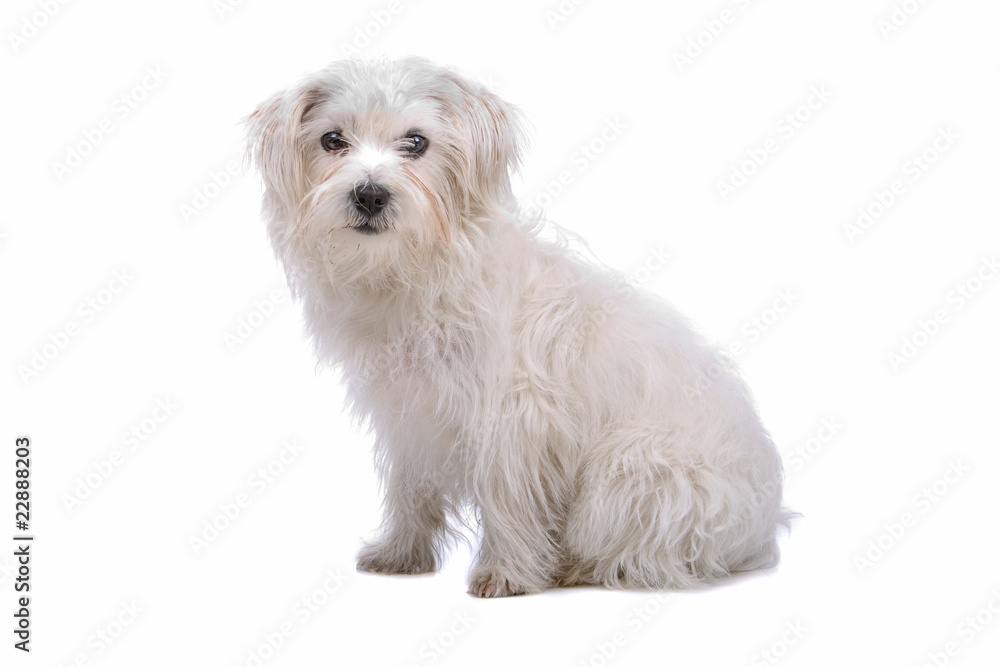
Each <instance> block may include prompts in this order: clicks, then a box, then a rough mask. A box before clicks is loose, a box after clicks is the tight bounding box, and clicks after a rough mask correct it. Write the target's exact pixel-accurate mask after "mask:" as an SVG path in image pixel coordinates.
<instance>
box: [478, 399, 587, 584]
mask: <svg viewBox="0 0 1000 667" xmlns="http://www.w3.org/2000/svg"><path fill="white" fill-rule="evenodd" d="M508 414H516V413H508ZM520 414H521V415H523V414H524V413H523V412H521V413H520ZM500 430H501V433H498V434H496V436H495V437H493V438H490V439H489V442H488V443H487V444H485V445H484V446H483V451H482V456H483V460H481V461H480V463H479V465H478V470H477V472H476V488H475V494H474V495H475V501H476V504H477V509H478V511H479V517H480V521H481V527H482V531H483V539H482V543H481V544H480V547H479V553H478V554H477V558H476V563H475V565H474V566H473V569H472V572H471V573H470V575H469V593H471V594H472V595H475V596H477V597H505V596H508V595H520V594H522V593H537V592H540V591H543V590H545V589H546V588H548V587H550V586H551V585H552V582H553V581H554V579H555V576H556V571H557V567H558V560H559V559H558V553H559V535H560V531H561V528H562V524H563V522H564V509H565V507H566V506H567V500H568V498H567V494H568V493H569V492H570V488H571V485H570V484H569V483H568V481H569V480H568V475H567V474H566V473H567V467H568V466H567V465H566V461H565V460H563V459H562V458H560V457H559V456H558V455H557V451H558V449H557V448H556V447H554V443H553V442H552V441H551V439H550V438H547V437H546V434H545V433H528V432H525V429H523V428H521V426H520V425H514V426H513V427H512V428H510V429H509V430H507V432H503V431H504V430H505V429H504V428H503V427H501V429H500Z"/></svg>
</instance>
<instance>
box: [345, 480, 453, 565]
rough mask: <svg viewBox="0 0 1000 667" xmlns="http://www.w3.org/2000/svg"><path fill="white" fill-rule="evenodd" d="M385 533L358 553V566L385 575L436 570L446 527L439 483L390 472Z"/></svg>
mask: <svg viewBox="0 0 1000 667" xmlns="http://www.w3.org/2000/svg"><path fill="white" fill-rule="evenodd" d="M388 477H389V479H388V485H387V486H388V488H387V490H386V497H385V502H384V519H383V522H382V528H383V530H382V534H381V536H380V537H379V538H378V539H377V540H376V541H375V542H372V543H369V544H366V545H365V546H364V548H362V549H361V552H360V553H359V554H358V569H359V570H367V571H369V572H379V573H382V574H423V573H426V572H434V571H435V570H437V568H438V566H439V564H440V562H441V552H442V550H443V542H444V535H445V531H446V528H447V517H446V514H445V503H444V501H443V498H442V495H441V493H440V491H439V490H438V488H437V487H436V485H434V484H432V483H429V482H427V481H426V480H415V479H411V478H409V477H407V476H406V475H405V474H401V473H399V472H396V471H390V472H389V475H388Z"/></svg>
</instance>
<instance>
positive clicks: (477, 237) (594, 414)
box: [246, 58, 790, 597]
mask: <svg viewBox="0 0 1000 667" xmlns="http://www.w3.org/2000/svg"><path fill="white" fill-rule="evenodd" d="M246 122H247V126H248V153H249V156H250V157H251V159H252V160H253V162H254V163H255V165H256V167H257V168H258V170H259V171H260V173H261V175H262V178H263V182H264V188H265V192H264V198H263V212H264V216H265V218H266V220H267V229H268V233H269V235H270V239H271V242H272V244H273V246H274V250H275V252H276V255H277V257H278V259H279V260H280V262H281V264H282V266H283V268H284V270H285V272H286V274H287V278H288V284H289V287H290V289H291V291H292V294H293V295H294V296H295V297H296V298H297V299H299V300H301V302H302V305H303V309H304V317H305V322H306V326H307V329H308V332H309V335H310V337H311V340H312V342H313V343H314V345H315V349H316V353H317V355H318V358H319V360H320V363H321V364H328V365H333V366H336V367H338V368H339V369H340V371H341V373H342V375H343V378H344V381H345V382H346V386H347V390H348V395H349V402H350V407H351V409H352V410H353V412H354V413H355V414H356V415H357V417H359V418H360V419H361V420H362V421H363V422H366V423H368V424H370V426H371V427H372V428H373V430H374V433H375V454H376V461H377V466H378V472H379V474H380V477H381V480H382V482H383V485H384V493H385V500H384V505H385V507H384V511H385V514H384V516H385V519H384V525H383V527H382V531H381V535H380V536H379V537H378V539H377V540H375V541H374V542H372V543H370V544H367V545H365V547H364V548H363V549H362V550H361V553H360V555H359V556H358V568H359V569H361V570H368V571H372V572H384V573H423V572H432V571H434V570H435V569H436V568H438V567H439V566H440V564H441V559H442V555H443V552H444V549H445V547H446V545H447V543H448V541H449V540H448V538H449V536H450V535H454V534H455V531H454V528H453V527H450V526H449V520H451V521H452V522H454V521H458V520H460V519H461V516H462V515H463V510H464V509H466V508H471V509H472V511H473V513H474V516H475V517H476V519H477V521H476V523H477V524H478V526H479V529H480V530H481V543H480V546H479V549H478V553H477V556H476V562H475V565H474V566H473V569H472V571H471V573H470V577H469V587H470V588H469V590H470V592H471V593H472V594H474V595H477V596H480V597H498V596H505V595H512V594H519V593H533V592H539V591H542V590H544V589H546V588H548V587H551V586H556V585H572V584H599V585H604V586H609V587H641V588H655V589H663V588H687V587H692V586H696V585H699V584H701V583H703V582H709V581H713V580H718V579H720V578H722V577H724V576H726V575H727V574H729V573H731V572H735V571H741V570H751V569H756V568H766V567H770V566H773V565H774V564H775V563H776V562H777V561H778V557H779V554H778V547H777V536H778V533H779V531H780V530H781V529H782V528H786V527H787V526H788V518H789V516H790V515H789V513H788V512H786V511H785V510H783V509H782V508H781V484H782V467H781V461H780V458H779V456H778V453H777V451H776V449H775V447H774V444H773V443H772V441H771V439H770V437H769V435H768V433H767V432H766V430H765V429H764V428H763V426H762V425H761V421H760V419H759V417H758V414H757V411H756V409H755V407H754V404H753V401H752V399H751V397H750V395H749V392H748V391H747V388H746V387H745V386H744V384H743V382H742V381H741V380H740V379H739V377H738V375H737V373H736V371H735V369H734V368H733V366H732V364H731V363H730V362H729V361H728V360H727V359H726V358H725V357H724V356H722V355H720V354H719V353H718V352H717V351H715V350H714V348H713V347H712V346H710V345H708V344H707V343H706V342H705V341H704V340H703V339H702V338H701V337H700V336H699V335H698V334H696V333H695V332H694V330H693V329H692V327H691V326H690V325H689V324H688V322H687V321H685V319H684V318H683V317H682V316H681V315H680V314H678V313H677V312H676V311H675V310H674V308H673V307H671V306H670V305H668V304H667V303H665V302H663V301H662V300H660V299H659V298H657V297H655V296H653V295H651V294H647V293H643V292H641V291H638V290H635V289H632V288H631V286H630V285H628V284H627V283H625V282H623V281H622V280H621V279H620V278H616V276H615V275H613V274H611V273H609V272H607V271H603V270H600V269H599V268H597V267H595V266H594V263H592V262H588V261H585V260H583V259H581V257H580V256H579V254H574V253H572V252H569V251H568V250H567V248H565V247H564V246H563V245H560V244H558V243H551V242H546V241H543V240H542V239H541V238H540V236H539V233H538V228H539V225H538V223H537V222H534V221H532V220H530V219H528V218H527V216H525V215H523V214H522V213H521V212H520V210H519V207H518V205H517V202H516V201H515V199H514V197H513V195H512V191H511V185H510V177H511V173H512V172H513V171H515V170H516V168H517V167H518V164H519V159H520V151H521V147H522V145H523V144H524V140H525V135H524V132H523V130H522V119H521V114H520V112H519V111H518V110H517V109H516V108H515V107H513V106H512V105H510V104H508V103H507V102H505V101H503V100H502V99H500V98H499V97H497V96H496V95H494V94H493V93H491V92H489V91H488V90H487V89H486V88H485V87H484V86H482V85H479V84H476V83H473V82H471V81H470V80H468V79H466V78H463V77H461V76H459V75H458V74H456V73H455V72H454V71H452V70H451V69H447V68H444V67H440V66H436V65H434V64H432V63H430V62H428V61H426V60H423V59H416V58H411V59H404V60H398V61H389V60H374V61H363V60H346V61H339V62H335V63H333V64H331V65H330V66H328V67H327V68H326V69H323V70H322V71H320V72H317V73H316V74H314V75H311V76H309V77H307V78H306V79H305V80H304V81H303V82H301V83H300V84H299V85H297V86H294V87H292V88H290V89H288V90H285V91H282V92H280V93H278V94H277V95H274V96H273V97H271V98H270V99H268V100H267V101H265V102H264V103H262V104H261V105H260V106H259V107H258V108H257V110H256V111H254V112H253V113H252V114H251V115H250V116H249V117H248V118H247V119H246ZM334 131H336V132H337V133H338V134H337V135H330V134H328V133H330V132H334ZM338 136H339V137H340V138H341V139H339V140H338V139H337V138H336V137H338ZM414 136H419V137H420V138H421V139H423V141H424V142H425V143H424V145H426V150H425V151H424V152H423V153H422V154H419V155H418V154H417V150H418V148H417V146H418V145H420V141H419V140H418V139H414V138H413V137H414ZM330 137H333V138H330ZM341 141H342V143H341ZM331 144H332V145H333V146H334V148H333V149H330V148H329V146H330V145H331ZM342 146H343V148H341V147H342ZM368 184H376V185H377V186H378V187H380V188H382V189H384V191H385V192H386V193H387V197H388V198H389V199H388V203H387V204H386V205H385V208H384V209H381V210H379V211H378V212H377V215H374V216H372V215H371V214H372V213H373V212H372V211H369V210H367V209H365V210H362V209H360V208H359V201H362V200H359V199H358V194H357V193H358V189H359V188H364V187H365V186H366V185H368Z"/></svg>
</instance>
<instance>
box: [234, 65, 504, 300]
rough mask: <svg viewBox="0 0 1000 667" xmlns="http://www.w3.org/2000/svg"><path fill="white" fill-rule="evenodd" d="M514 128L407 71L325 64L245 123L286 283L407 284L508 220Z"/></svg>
mask: <svg viewBox="0 0 1000 667" xmlns="http://www.w3.org/2000/svg"><path fill="white" fill-rule="evenodd" d="M519 116H520V114H519V112H518V111H517V110H516V109H515V108H514V107H513V106H511V105H509V104H507V103H506V102H504V101H503V100H501V99H500V98H499V97H497V96H496V95H494V94H492V93H491V92H489V91H488V90H486V88H485V87H483V86H482V85H479V84H475V83H472V82H470V81H468V80H466V79H464V78H462V77H460V76H459V75H457V74H455V73H454V72H453V71H451V70H449V69H446V68H443V67H438V66H435V65H433V64H431V63H430V62H428V61H426V60H422V59H415V58H414V59H406V60H399V61H386V60H378V61H362V60H345V61H339V62H335V63H333V64H331V65H330V66H328V67H327V68H326V69H324V70H322V71H320V72H317V73H316V74H314V75H312V76H310V77H308V78H306V80H305V81H303V82H302V83H301V84H299V85H298V86H296V87H293V88H291V89H289V90H286V91H283V92H281V93H278V94H277V95H275V96H273V97H272V98H270V99H269V100H267V101H265V102H264V103H263V104H261V105H260V106H259V107H258V108H257V110H256V111H254V112H253V113H252V114H251V115H250V116H249V117H248V118H247V119H246V123H247V127H248V155H249V157H250V158H251V159H252V161H253V162H254V163H255V165H256V166H257V169H258V170H259V171H260V173H261V175H262V177H263V181H264V187H265V195H264V210H265V213H266V215H267V217H268V222H269V231H270V234H271V240H272V243H273V244H274V246H275V250H276V252H277V253H278V255H279V257H280V258H281V259H282V261H283V263H284V264H285V267H286V270H290V267H296V269H297V270H298V269H301V267H302V266H304V265H312V266H315V267H321V268H322V271H323V272H324V273H325V275H326V276H327V278H329V279H330V280H331V282H332V283H333V284H334V286H335V287H338V286H345V287H349V286H351V285H355V284H359V283H360V284H365V285H369V286H372V285H376V286H382V287H386V286H390V285H393V284H398V283H403V284H406V283H413V282H414V281H415V280H416V279H417V278H416V276H418V275H419V274H421V273H425V272H426V271H427V270H428V268H429V267H428V262H431V261H433V258H434V257H435V256H442V254H443V253H447V252H448V250H449V248H451V247H452V246H453V245H454V244H456V243H457V242H458V241H459V239H458V238H456V237H461V236H463V235H464V236H466V237H468V235H470V234H475V233H477V231H478V232H479V233H481V231H482V230H481V229H478V230H477V225H483V224H486V223H487V221H488V220H489V219H491V218H495V217H496V214H497V212H498V211H510V210H512V209H513V207H514V202H513V197H512V195H511V188H510V174H511V171H512V170H514V169H516V168H517V166H518V162H519V152H520V146H521V144H522V139H523V132H522V129H521V123H520V118H519ZM290 278H291V272H290Z"/></svg>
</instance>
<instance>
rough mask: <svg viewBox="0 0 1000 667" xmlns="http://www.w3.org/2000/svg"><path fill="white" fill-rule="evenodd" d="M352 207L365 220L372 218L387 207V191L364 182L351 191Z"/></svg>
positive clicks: (369, 182) (388, 196) (376, 185)
mask: <svg viewBox="0 0 1000 667" xmlns="http://www.w3.org/2000/svg"><path fill="white" fill-rule="evenodd" d="M353 196H354V207H355V208H356V209H358V212H359V213H361V215H363V216H364V217H366V218H374V217H375V216H376V215H378V214H379V213H380V212H381V211H382V209H384V208H385V207H386V206H388V205H389V199H390V195H389V191H388V190H386V189H385V188H383V187H382V186H381V185H379V184H377V183H372V182H371V181H366V182H365V183H364V184H363V185H358V186H356V187H355V188H354V190H353Z"/></svg>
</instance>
